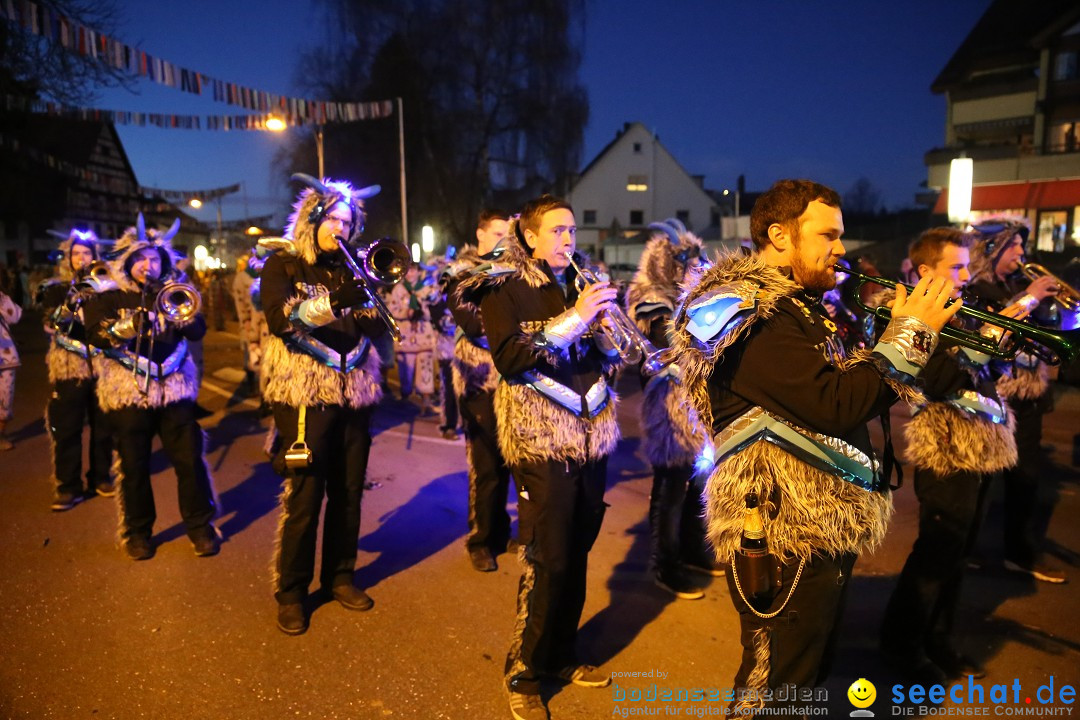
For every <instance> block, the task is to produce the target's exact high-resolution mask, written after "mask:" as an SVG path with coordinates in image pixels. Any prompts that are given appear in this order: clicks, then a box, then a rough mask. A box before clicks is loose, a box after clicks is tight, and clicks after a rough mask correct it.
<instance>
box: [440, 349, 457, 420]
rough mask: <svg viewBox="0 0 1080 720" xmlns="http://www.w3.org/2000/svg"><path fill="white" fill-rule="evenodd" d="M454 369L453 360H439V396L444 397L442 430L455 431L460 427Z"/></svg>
mask: <svg viewBox="0 0 1080 720" xmlns="http://www.w3.org/2000/svg"><path fill="white" fill-rule="evenodd" d="M453 367H454V361H453V360H450V359H447V360H441V359H440V360H439V394H440V395H442V412H443V424H442V425H441V426H440V427H439V429H440V430H455V429H457V426H458V399H457V395H455V394H454V370H453Z"/></svg>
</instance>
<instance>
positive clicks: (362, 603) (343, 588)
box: [330, 585, 375, 612]
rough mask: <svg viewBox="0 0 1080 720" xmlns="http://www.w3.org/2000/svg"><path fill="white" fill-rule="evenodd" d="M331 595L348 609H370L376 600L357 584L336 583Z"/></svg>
mask: <svg viewBox="0 0 1080 720" xmlns="http://www.w3.org/2000/svg"><path fill="white" fill-rule="evenodd" d="M330 595H331V596H332V597H333V598H334V599H335V600H337V601H338V603H339V604H340V605H341V607H343V608H345V609H346V610H359V611H361V612H363V611H364V610H370V609H371V608H373V607H375V601H374V600H372V599H371V596H370V595H368V594H367V593H366V592H364V591H363V590H361V589H360V588H358V587H356V586H355V585H335V586H334V588H333V589H332V590H331V591H330Z"/></svg>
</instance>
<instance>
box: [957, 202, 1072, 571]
mask: <svg viewBox="0 0 1080 720" xmlns="http://www.w3.org/2000/svg"><path fill="white" fill-rule="evenodd" d="M975 232H976V233H977V238H978V240H977V242H976V243H975V245H974V247H973V248H972V251H971V255H972V258H971V271H972V272H971V274H972V276H973V281H972V283H971V286H970V295H971V296H972V300H973V301H974V302H976V303H978V304H981V305H984V306H986V307H987V308H989V309H991V310H993V311H1001V312H1003V313H1005V314H1010V315H1015V316H1017V317H1019V318H1026V319H1025V322H1034V323H1036V324H1040V323H1045V321H1046V319H1047V315H1046V314H1044V313H1045V310H1046V307H1047V305H1048V304H1049V303H1050V301H1051V300H1052V298H1053V297H1054V296H1055V295H1057V293H1058V291H1059V289H1060V288H1059V287H1058V285H1057V280H1056V279H1055V278H1054V277H1052V276H1050V275H1044V276H1042V277H1039V278H1037V279H1035V280H1031V281H1029V280H1028V279H1027V278H1026V277H1025V276H1024V275H1023V274H1021V273H1020V267H1021V266H1022V265H1023V264H1024V262H1025V259H1026V258H1025V255H1024V246H1025V244H1026V243H1027V239H1028V233H1029V230H1028V227H1027V225H1025V224H1024V223H1023V222H1019V221H1011V220H988V221H986V222H984V223H981V224H979V225H977V226H976V227H975ZM998 393H999V394H1000V395H1001V396H1002V397H1003V398H1005V399H1006V400H1008V402H1009V406H1010V407H1011V408H1012V411H1013V413H1014V414H1015V416H1016V451H1017V462H1016V465H1015V467H1012V468H1010V469H1008V470H1006V471H1005V472H1004V473H1003V479H1004V483H1005V501H1004V505H1003V508H1004V513H1005V515H1004V524H1005V528H1004V544H1005V548H1004V551H1005V569H1006V570H1009V571H1011V572H1016V573H1021V574H1024V575H1027V576H1029V577H1032V578H1034V579H1036V580H1040V581H1042V582H1048V583H1054V584H1059V583H1063V582H1065V580H1066V577H1065V573H1063V572H1061V571H1060V570H1057V569H1053V568H1049V567H1046V566H1045V565H1044V564H1043V563H1042V558H1041V557H1040V556H1041V545H1042V538H1041V537H1039V536H1038V535H1039V533H1038V531H1037V529H1036V523H1035V509H1036V506H1037V504H1038V494H1039V476H1040V474H1041V466H1042V450H1041V449H1040V446H1041V445H1042V423H1043V415H1045V414H1046V413H1048V412H1050V411H1051V410H1053V393H1052V392H1051V389H1050V380H1049V368H1048V367H1047V366H1046V363H1044V362H1042V361H1041V360H1039V359H1038V358H1037V357H1035V356H1034V355H1031V354H1029V353H1018V354H1017V356H1016V360H1015V361H1014V362H1012V363H1011V367H1010V373H1009V375H1006V376H1003V377H1002V378H1001V379H1000V380H999V381H998Z"/></svg>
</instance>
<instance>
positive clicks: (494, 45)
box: [285, 0, 588, 238]
mask: <svg viewBox="0 0 1080 720" xmlns="http://www.w3.org/2000/svg"><path fill="white" fill-rule="evenodd" d="M321 2H322V6H323V9H324V11H325V14H326V15H327V17H333V18H335V22H334V23H333V25H332V26H333V27H335V28H337V30H336V31H335V34H332V35H330V36H329V37H328V38H327V41H326V42H325V43H324V44H323V45H320V46H319V47H318V48H316V49H314V50H313V51H312V52H310V53H308V54H307V55H306V56H305V58H304V59H303V61H302V63H301V66H300V67H301V73H302V76H303V77H302V83H303V84H304V85H305V86H306V88H307V89H308V90H309V91H310V92H312V93H318V94H319V95H320V96H322V97H326V98H328V99H337V100H357V99H364V100H382V99H386V98H392V97H401V98H402V99H403V104H404V110H405V113H404V114H405V136H406V150H407V157H406V166H407V170H408V177H409V201H410V202H409V204H410V207H412V208H414V209H415V211H416V212H412V213H410V214H411V216H412V217H413V218H415V219H416V220H417V221H418V222H419V221H424V222H434V223H438V224H440V225H441V226H442V227H443V228H444V229H445V230H447V231H449V232H451V233H452V234H453V235H454V236H455V237H457V238H461V237H465V236H467V235H468V234H469V233H470V231H471V228H472V223H473V222H474V221H475V216H476V212H477V211H478V209H479V208H480V207H481V206H482V205H487V204H492V203H498V204H508V205H512V204H514V203H516V202H519V201H521V200H523V199H526V197H528V196H531V195H534V194H536V193H538V192H540V191H542V190H554V191H556V192H563V191H565V190H566V187H565V183H566V181H567V179H568V177H569V175H570V173H572V172H573V171H575V170H577V168H578V165H579V163H580V160H581V149H582V133H583V129H584V126H585V121H586V120H587V118H588V101H587V98H586V95H585V91H584V89H583V88H582V86H581V85H580V83H579V82H578V78H577V73H578V67H579V65H580V50H579V48H580V47H581V45H582V41H583V35H584V5H583V0H502V1H500V2H490V0H428V1H421V0H395V1H391V0H321ZM328 26H330V25H328ZM395 131H396V119H394V120H393V121H392V122H382V123H378V122H367V123H355V124H350V125H341V126H328V127H327V132H326V135H325V143H324V144H325V147H326V170H327V174H328V175H334V174H335V173H339V174H343V173H346V172H352V173H356V175H357V176H358V178H360V179H364V180H368V181H372V182H375V181H381V182H382V183H383V184H384V186H386V185H388V184H391V185H392V183H387V182H386V180H387V179H388V178H396V177H397V173H396V169H397V164H396V163H397V161H396V154H394V153H392V152H388V148H392V149H393V150H396V148H397V144H396V135H395V134H394V133H395ZM295 151H296V152H295V153H294V154H293V157H292V161H293V166H294V167H296V166H299V165H303V164H306V163H307V162H309V161H308V158H313V157H314V152H313V151H311V149H310V145H305V144H303V143H301V147H298V148H295ZM285 162H286V163H287V162H289V161H288V160H285ZM395 194H396V187H395V188H385V189H384V195H383V196H380V198H381V199H379V203H378V207H379V210H381V211H382V213H384V216H386V215H389V216H391V217H396V215H397V213H396V210H395V209H394V204H393V203H396V202H397V198H396V197H395ZM373 205H374V204H373ZM377 215H378V212H377V211H375V209H374V207H373V212H372V217H373V220H374V221H375V222H378V219H377Z"/></svg>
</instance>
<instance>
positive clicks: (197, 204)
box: [188, 198, 202, 210]
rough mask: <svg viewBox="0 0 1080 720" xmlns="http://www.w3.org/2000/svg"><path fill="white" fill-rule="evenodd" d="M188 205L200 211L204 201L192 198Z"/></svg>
mask: <svg viewBox="0 0 1080 720" xmlns="http://www.w3.org/2000/svg"><path fill="white" fill-rule="evenodd" d="M188 205H190V206H191V207H193V208H195V209H196V210H198V209H199V208H201V207H202V200H200V199H199V198H191V199H190V200H188Z"/></svg>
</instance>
